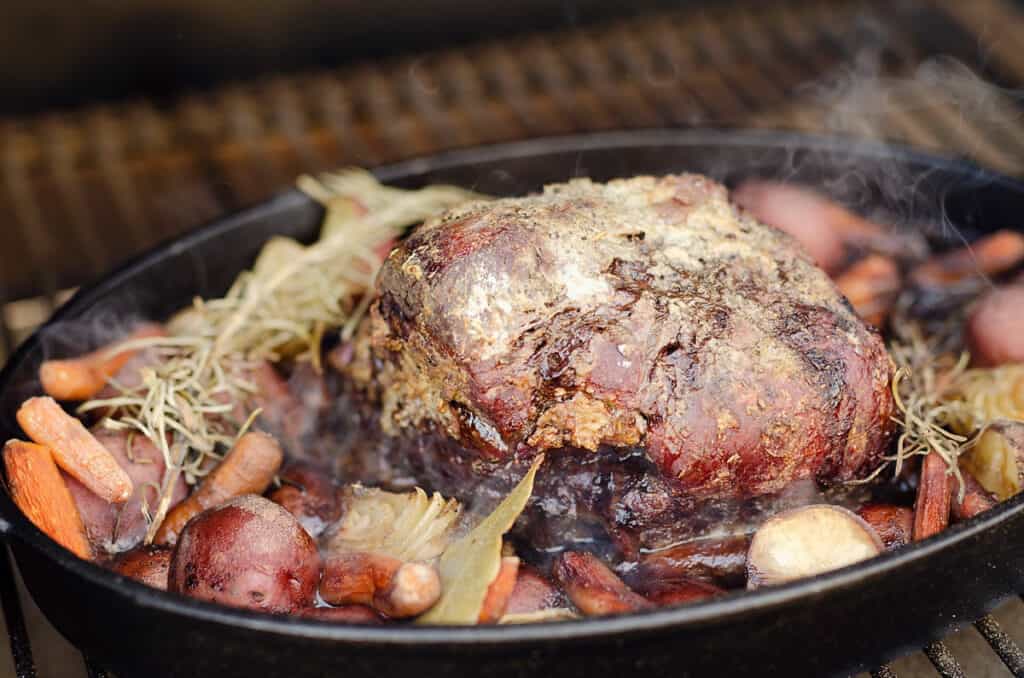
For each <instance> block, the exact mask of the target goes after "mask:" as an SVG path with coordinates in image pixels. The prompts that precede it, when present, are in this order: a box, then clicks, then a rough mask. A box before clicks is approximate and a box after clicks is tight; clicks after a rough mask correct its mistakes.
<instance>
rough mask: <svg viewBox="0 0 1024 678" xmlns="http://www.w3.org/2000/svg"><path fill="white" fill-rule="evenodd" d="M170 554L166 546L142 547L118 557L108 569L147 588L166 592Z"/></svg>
mask: <svg viewBox="0 0 1024 678" xmlns="http://www.w3.org/2000/svg"><path fill="white" fill-rule="evenodd" d="M171 554H172V551H171V549H169V548H167V547H166V546H142V547H140V548H137V549H133V550H131V551H127V552H125V553H122V554H121V555H119V556H118V557H117V558H115V559H114V561H113V562H112V563H111V564H110V569H112V570H114V571H115V572H117V573H118V574H122V575H124V576H125V577H128V578H130V579H134V580H135V581H138V582H141V583H143V584H145V585H147V586H152V587H153V588H155V589H160V590H161V591H166V590H167V577H168V573H169V572H170V569H171Z"/></svg>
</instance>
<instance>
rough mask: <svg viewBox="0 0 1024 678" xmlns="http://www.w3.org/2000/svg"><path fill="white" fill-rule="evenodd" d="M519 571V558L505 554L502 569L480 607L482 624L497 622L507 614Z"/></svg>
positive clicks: (480, 621)
mask: <svg viewBox="0 0 1024 678" xmlns="http://www.w3.org/2000/svg"><path fill="white" fill-rule="evenodd" d="M518 573H519V559H518V558H516V557H515V556H505V557H503V558H502V559H501V569H499V570H498V576H497V577H495V578H494V581H492V582H491V585H490V586H489V587H488V588H487V596H486V597H485V598H484V604H483V606H481V608H480V617H479V619H478V620H477V621H478V623H480V624H496V623H497V622H498V620H500V619H501V618H502V616H504V614H505V608H507V607H508V601H509V599H510V598H511V597H512V590H513V589H515V587H516V575H517V574H518Z"/></svg>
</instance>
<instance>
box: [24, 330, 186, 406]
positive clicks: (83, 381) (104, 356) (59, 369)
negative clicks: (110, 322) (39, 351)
mask: <svg viewBox="0 0 1024 678" xmlns="http://www.w3.org/2000/svg"><path fill="white" fill-rule="evenodd" d="M164 334H166V331H165V330H164V328H163V326H161V325H157V324H156V323H147V324H145V325H142V326H141V327H139V328H137V329H136V330H135V331H134V332H132V333H131V334H130V335H129V336H128V337H127V338H125V339H124V340H122V341H119V342H116V343H114V344H110V345H108V346H104V347H102V348H99V349H97V350H95V351H93V352H92V353H87V354H86V355H83V356H79V357H77V358H70V359H68V360H47V361H45V362H44V363H43V364H42V366H41V367H40V368H39V381H40V382H42V385H43V391H44V392H45V393H46V395H48V396H51V397H53V398H56V399H58V400H88V399H89V398H92V397H94V396H95V395H96V394H98V393H99V392H100V391H102V390H103V387H104V386H106V385H107V380H108V379H110V378H111V377H113V376H114V375H116V374H117V373H118V372H120V371H121V368H123V367H124V366H125V365H126V364H127V363H128V361H129V360H131V359H132V358H133V357H135V355H136V354H137V353H138V350H122V351H119V350H118V347H119V346H123V345H124V344H125V343H126V342H129V341H133V340H136V339H144V338H147V337H160V336H163V335H164Z"/></svg>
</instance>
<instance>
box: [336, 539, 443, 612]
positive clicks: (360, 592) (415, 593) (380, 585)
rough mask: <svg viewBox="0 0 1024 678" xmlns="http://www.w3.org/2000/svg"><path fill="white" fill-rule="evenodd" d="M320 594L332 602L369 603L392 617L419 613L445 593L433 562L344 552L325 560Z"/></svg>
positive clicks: (338, 603)
mask: <svg viewBox="0 0 1024 678" xmlns="http://www.w3.org/2000/svg"><path fill="white" fill-rule="evenodd" d="M320 597H321V598H323V599H324V600H325V601H327V602H328V603H330V604H331V605H352V604H357V605H369V606H371V607H373V609H375V610H377V611H378V612H380V613H381V614H384V615H386V616H388V617H391V618H392V619H405V618H407V617H415V616H417V615H419V614H422V613H424V612H426V611H427V610H429V609H430V608H431V606H433V605H434V603H436V602H437V599H438V598H440V597H441V577H440V575H439V574H438V573H437V568H436V567H434V566H433V565H429V564H427V563H420V562H405V561H402V560H400V559H398V558H393V557H392V556H387V555H384V554H382V553H343V554H341V555H337V556H333V557H331V558H329V559H328V560H327V561H326V562H325V563H324V572H323V578H322V579H321V580H320Z"/></svg>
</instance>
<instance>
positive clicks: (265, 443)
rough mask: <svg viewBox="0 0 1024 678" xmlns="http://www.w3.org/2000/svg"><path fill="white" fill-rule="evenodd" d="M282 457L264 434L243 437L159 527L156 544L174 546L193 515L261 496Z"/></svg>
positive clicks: (274, 443)
mask: <svg viewBox="0 0 1024 678" xmlns="http://www.w3.org/2000/svg"><path fill="white" fill-rule="evenodd" d="M283 459H284V454H283V453H282V452H281V446H280V445H278V444H277V441H276V440H274V439H273V438H272V437H270V436H268V435H267V434H265V433H259V432H252V433H246V434H245V435H243V436H242V437H241V438H239V439H238V442H236V443H235V446H234V447H233V448H231V451H230V452H228V454H227V455H226V456H225V457H224V459H223V460H222V461H221V462H220V464H218V465H217V467H216V468H215V469H213V470H212V471H211V472H210V474H209V475H207V476H206V478H205V479H204V480H203V482H202V484H201V485H200V486H199V487H198V488H196V490H195V491H194V492H192V494H191V495H189V497H188V498H187V499H185V500H184V501H182V502H181V503H180V504H178V505H177V506H175V507H174V508H173V509H172V510H171V511H170V512H169V513H168V514H167V517H166V518H165V519H164V521H163V523H162V524H161V525H160V529H159V530H158V531H157V533H156V543H158V544H174V543H175V542H176V541H177V539H178V535H179V533H180V532H181V530H182V529H183V528H184V527H185V524H186V523H187V522H188V521H189V520H190V519H191V518H192V517H193V516H195V515H196V514H198V513H200V512H202V511H204V510H206V509H209V508H212V507H214V506H217V505H219V504H222V503H224V502H225V501H227V500H228V499H232V498H234V497H239V496H242V495H246V494H262V493H263V492H264V491H266V489H267V487H269V486H270V483H271V481H273V479H274V476H275V475H276V474H277V471H278V469H280V468H281V462H282V460H283Z"/></svg>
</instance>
